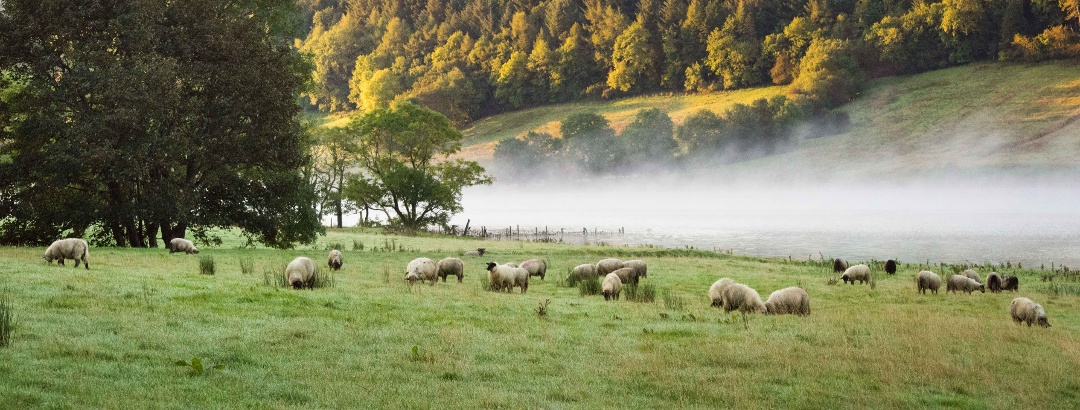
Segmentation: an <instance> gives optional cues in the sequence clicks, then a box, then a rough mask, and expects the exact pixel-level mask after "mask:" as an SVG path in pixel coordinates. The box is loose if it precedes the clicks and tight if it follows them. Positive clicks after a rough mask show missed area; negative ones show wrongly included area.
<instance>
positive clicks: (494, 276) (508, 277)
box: [487, 262, 529, 293]
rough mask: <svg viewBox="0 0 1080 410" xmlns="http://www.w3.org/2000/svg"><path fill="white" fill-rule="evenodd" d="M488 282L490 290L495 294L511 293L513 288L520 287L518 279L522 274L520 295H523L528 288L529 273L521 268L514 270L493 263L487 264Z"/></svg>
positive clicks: (519, 279)
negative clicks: (522, 281)
mask: <svg viewBox="0 0 1080 410" xmlns="http://www.w3.org/2000/svg"><path fill="white" fill-rule="evenodd" d="M487 270H488V282H489V283H490V284H491V290H493V291H496V292H501V291H504V290H505V291H507V292H510V291H513V290H514V286H515V285H518V286H522V284H520V281H521V280H522V278H521V277H520V276H521V274H522V272H524V283H523V286H522V289H521V293H525V290H526V289H528V287H529V283H528V280H529V271H527V270H525V269H522V268H515V267H511V266H506V265H500V264H498V263H495V262H488V264H487Z"/></svg>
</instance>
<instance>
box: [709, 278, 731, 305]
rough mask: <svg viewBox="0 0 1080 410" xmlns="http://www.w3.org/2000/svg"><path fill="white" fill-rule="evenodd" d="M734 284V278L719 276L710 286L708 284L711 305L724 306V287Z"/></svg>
mask: <svg viewBox="0 0 1080 410" xmlns="http://www.w3.org/2000/svg"><path fill="white" fill-rule="evenodd" d="M734 284H735V281H734V280H731V279H728V278H720V280H717V281H716V282H713V284H712V286H709V299H710V300H712V306H713V307H724V289H727V287H728V286H731V285H734Z"/></svg>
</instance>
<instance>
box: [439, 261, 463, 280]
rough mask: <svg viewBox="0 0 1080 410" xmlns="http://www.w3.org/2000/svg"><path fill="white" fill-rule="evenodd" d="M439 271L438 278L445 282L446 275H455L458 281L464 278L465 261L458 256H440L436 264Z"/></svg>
mask: <svg viewBox="0 0 1080 410" xmlns="http://www.w3.org/2000/svg"><path fill="white" fill-rule="evenodd" d="M436 267H437V268H438V271H439V279H442V281H443V282H446V277H447V276H457V281H458V283H461V281H462V280H463V279H464V278H465V262H462V261H461V259H458V258H442V259H441V260H439V263H437V264H436Z"/></svg>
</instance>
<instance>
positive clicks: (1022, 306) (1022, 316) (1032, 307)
mask: <svg viewBox="0 0 1080 410" xmlns="http://www.w3.org/2000/svg"><path fill="white" fill-rule="evenodd" d="M1009 312H1010V313H1011V314H1012V319H1013V322H1016V324H1020V323H1027V325H1028V327H1031V325H1032V324H1033V323H1034V324H1037V325H1039V326H1042V327H1050V322H1048V321H1047V320H1046V311H1044V310H1043V307H1042V305H1040V304H1038V303H1035V301H1033V300H1031V299H1028V298H1016V299H1013V300H1012V303H1010V304H1009Z"/></svg>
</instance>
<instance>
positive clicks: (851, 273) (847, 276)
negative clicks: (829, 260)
mask: <svg viewBox="0 0 1080 410" xmlns="http://www.w3.org/2000/svg"><path fill="white" fill-rule="evenodd" d="M840 279H843V280H844V283H848V282H850V283H851V284H852V285H854V284H855V281H859V284H860V285H861V284H863V283H864V282H865V283H870V267H869V266H866V265H861V264H860V265H855V266H852V267H850V268H847V269H845V270H844V274H843V275H840Z"/></svg>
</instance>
